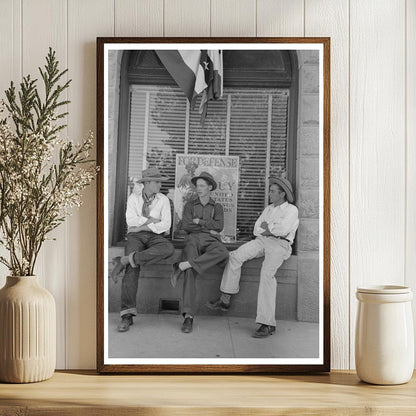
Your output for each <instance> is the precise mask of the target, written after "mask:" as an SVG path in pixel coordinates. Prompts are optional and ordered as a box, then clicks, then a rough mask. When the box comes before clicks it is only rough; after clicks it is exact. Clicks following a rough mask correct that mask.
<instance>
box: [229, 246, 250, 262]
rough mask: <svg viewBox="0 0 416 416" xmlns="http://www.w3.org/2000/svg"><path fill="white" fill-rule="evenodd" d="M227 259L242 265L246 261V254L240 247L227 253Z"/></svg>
mask: <svg viewBox="0 0 416 416" xmlns="http://www.w3.org/2000/svg"><path fill="white" fill-rule="evenodd" d="M229 259H230V261H232V262H234V263H244V262H245V261H247V254H246V252H245V251H244V250H243V249H242V247H240V248H238V249H237V250H234V251H232V252H231V253H229Z"/></svg>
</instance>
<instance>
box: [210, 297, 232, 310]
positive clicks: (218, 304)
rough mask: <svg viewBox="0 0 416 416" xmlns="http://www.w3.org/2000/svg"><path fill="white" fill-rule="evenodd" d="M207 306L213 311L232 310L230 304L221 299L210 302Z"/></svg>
mask: <svg viewBox="0 0 416 416" xmlns="http://www.w3.org/2000/svg"><path fill="white" fill-rule="evenodd" d="M205 306H206V307H207V308H209V309H211V310H213V311H223V312H227V311H228V310H229V309H230V304H229V303H224V302H223V301H222V300H221V299H220V298H219V299H217V300H210V301H209V302H207V303H206V304H205Z"/></svg>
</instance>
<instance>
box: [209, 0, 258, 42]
mask: <svg viewBox="0 0 416 416" xmlns="http://www.w3.org/2000/svg"><path fill="white" fill-rule="evenodd" d="M256 15H257V9H256V1H255V0H211V36H256V26H257V22H256Z"/></svg>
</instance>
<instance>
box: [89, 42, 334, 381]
mask: <svg viewBox="0 0 416 416" xmlns="http://www.w3.org/2000/svg"><path fill="white" fill-rule="evenodd" d="M329 53H330V39H329V38H97V161H98V164H99V165H100V172H99V177H98V188H97V198H98V202H97V210H98V211H97V250H98V255H97V366H98V371H99V372H101V373H165V374H168V373H169V374H170V373H283V372H284V373H288V372H298V373H299V372H318V371H330V313H329V312H330V311H329V305H330V56H329Z"/></svg>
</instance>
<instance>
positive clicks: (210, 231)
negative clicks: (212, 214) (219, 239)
mask: <svg viewBox="0 0 416 416" xmlns="http://www.w3.org/2000/svg"><path fill="white" fill-rule="evenodd" d="M209 233H210V234H212V235H219V234H220V233H219V232H218V231H215V230H209Z"/></svg>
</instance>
